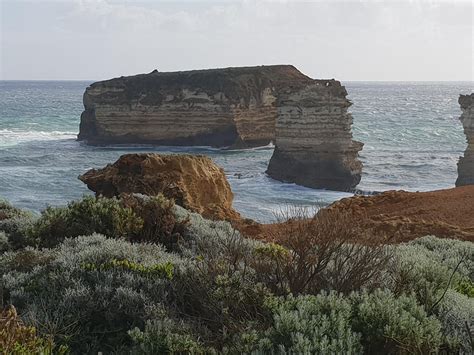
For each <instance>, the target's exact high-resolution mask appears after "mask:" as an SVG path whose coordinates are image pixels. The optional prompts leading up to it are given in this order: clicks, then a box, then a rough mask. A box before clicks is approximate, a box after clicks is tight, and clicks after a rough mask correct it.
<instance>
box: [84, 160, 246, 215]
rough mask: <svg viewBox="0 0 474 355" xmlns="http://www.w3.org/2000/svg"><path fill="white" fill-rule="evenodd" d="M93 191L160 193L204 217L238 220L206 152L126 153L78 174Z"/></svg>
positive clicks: (104, 193) (227, 190) (225, 184)
mask: <svg viewBox="0 0 474 355" xmlns="http://www.w3.org/2000/svg"><path fill="white" fill-rule="evenodd" d="M79 179H80V180H81V181H83V182H84V183H85V184H87V187H88V188H89V189H90V190H92V191H94V192H95V193H96V195H102V196H105V197H113V196H119V195H120V194H123V193H142V194H145V195H151V196H154V195H158V194H160V193H161V194H163V195H164V196H165V197H167V198H171V199H173V200H174V201H175V203H176V204H178V205H180V206H182V207H184V208H186V209H188V210H191V211H194V212H197V213H200V214H202V215H203V216H204V217H206V218H210V219H220V220H237V219H240V215H239V214H238V213H237V212H236V211H235V210H234V209H233V208H232V201H233V198H234V195H233V193H232V190H231V189H230V185H229V183H228V182H227V179H226V177H225V174H224V171H223V170H222V169H221V168H220V167H218V166H217V165H216V164H214V162H213V161H212V160H211V159H210V158H208V157H205V156H199V155H197V156H194V155H193V156H191V155H162V154H152V153H142V154H125V155H122V156H121V157H120V158H119V159H118V160H117V161H116V162H115V163H114V164H108V165H107V166H106V167H104V168H103V169H98V170H96V169H92V170H89V171H88V172H86V173H85V174H84V175H81V176H80V177H79Z"/></svg>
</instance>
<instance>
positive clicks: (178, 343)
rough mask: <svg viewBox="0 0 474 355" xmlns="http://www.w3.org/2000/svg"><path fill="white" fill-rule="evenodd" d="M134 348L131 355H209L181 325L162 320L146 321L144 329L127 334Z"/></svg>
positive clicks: (190, 331) (206, 349) (190, 332)
mask: <svg viewBox="0 0 474 355" xmlns="http://www.w3.org/2000/svg"><path fill="white" fill-rule="evenodd" d="M128 334H129V335H130V337H131V338H132V341H133V342H134V344H135V346H134V347H133V348H132V350H131V353H132V354H204V353H206V354H209V353H212V352H213V351H212V349H210V348H206V347H204V346H203V344H202V343H201V342H200V341H199V340H198V339H197V338H196V336H195V335H193V332H192V330H191V329H190V328H189V327H188V326H186V325H185V324H183V323H179V324H178V323H176V322H175V321H173V320H171V319H169V318H164V319H156V320H153V321H147V323H146V325H145V329H144V330H143V331H141V330H140V329H138V328H135V329H132V330H131V331H129V332H128Z"/></svg>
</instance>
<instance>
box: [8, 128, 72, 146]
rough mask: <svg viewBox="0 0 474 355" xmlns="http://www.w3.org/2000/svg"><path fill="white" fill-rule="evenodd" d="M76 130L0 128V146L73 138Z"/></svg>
mask: <svg viewBox="0 0 474 355" xmlns="http://www.w3.org/2000/svg"><path fill="white" fill-rule="evenodd" d="M76 137H77V133H76V132H61V131H49V132H46V131H25V130H9V129H0V147H11V146H15V145H17V144H19V143H24V142H31V141H51V140H63V139H75V138H76Z"/></svg>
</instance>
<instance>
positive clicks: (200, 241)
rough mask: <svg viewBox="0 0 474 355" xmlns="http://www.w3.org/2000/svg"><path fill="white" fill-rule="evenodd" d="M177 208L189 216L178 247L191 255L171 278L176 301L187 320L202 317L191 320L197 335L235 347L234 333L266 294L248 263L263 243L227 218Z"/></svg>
mask: <svg viewBox="0 0 474 355" xmlns="http://www.w3.org/2000/svg"><path fill="white" fill-rule="evenodd" d="M176 211H177V212H176V213H177V217H178V219H186V220H188V226H187V228H186V230H185V232H184V240H183V243H182V244H181V247H180V252H181V253H182V255H184V256H187V257H188V258H190V259H191V260H193V263H192V267H190V268H189V269H188V270H187V272H186V273H183V274H180V275H179V276H178V277H177V278H176V279H175V283H174V286H175V295H176V303H177V306H178V308H179V310H180V312H181V313H182V314H186V317H188V319H189V320H192V319H201V320H202V319H206V322H200V323H199V324H196V323H195V326H196V328H198V329H200V337H201V338H203V339H204V340H206V341H207V342H210V343H213V344H214V346H215V347H216V348H217V349H221V350H222V348H224V347H227V348H229V349H233V351H236V349H235V344H234V340H235V339H234V335H235V334H239V333H241V332H243V331H244V330H245V329H247V328H249V324H250V323H252V322H258V320H259V319H260V318H261V317H262V314H263V302H264V299H265V297H266V296H267V295H269V293H268V290H267V289H266V288H265V287H264V285H262V284H260V283H258V280H257V278H256V272H255V270H254V269H252V267H251V266H250V260H251V259H253V249H254V248H255V246H256V245H261V244H262V243H260V242H257V241H253V240H249V239H246V238H244V237H242V236H241V235H240V233H239V232H237V231H236V230H234V229H233V228H232V226H231V225H230V224H229V223H228V222H223V221H209V220H206V219H204V218H202V217H201V216H200V215H198V214H195V213H189V212H187V211H185V210H183V209H181V208H180V207H178V206H176ZM209 336H211V338H207V337H209Z"/></svg>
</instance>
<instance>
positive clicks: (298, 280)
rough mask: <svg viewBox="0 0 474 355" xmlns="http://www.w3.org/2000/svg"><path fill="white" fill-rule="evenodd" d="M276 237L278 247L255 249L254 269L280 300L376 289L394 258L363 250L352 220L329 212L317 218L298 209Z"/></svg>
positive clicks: (285, 217)
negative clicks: (335, 292) (323, 292)
mask: <svg viewBox="0 0 474 355" xmlns="http://www.w3.org/2000/svg"><path fill="white" fill-rule="evenodd" d="M278 218H279V224H278V226H277V227H275V228H274V230H273V233H271V239H272V240H273V242H274V243H277V244H278V245H280V246H281V248H277V247H275V244H269V245H266V246H262V247H260V248H258V249H256V252H257V253H259V254H260V256H261V257H260V258H256V260H255V262H254V264H253V267H254V268H255V269H256V270H257V271H258V274H259V275H262V282H264V283H265V284H266V285H268V286H269V287H270V288H271V290H272V291H273V292H275V293H276V294H282V295H283V294H286V293H288V292H291V293H292V294H293V295H298V294H304V293H310V294H317V293H319V292H321V291H322V290H336V291H339V292H344V293H349V292H350V291H352V290H357V289H360V288H362V287H369V286H370V287H376V286H377V284H378V282H379V278H380V277H381V276H382V274H383V272H384V270H385V268H386V265H387V264H388V262H389V261H390V260H391V253H390V251H389V250H388V249H386V248H384V247H383V246H382V245H377V244H375V243H374V244H373V245H370V246H369V245H360V244H358V242H359V240H361V239H365V240H367V238H360V236H359V235H358V234H357V232H356V231H353V230H352V229H351V228H348V227H347V226H350V225H353V224H354V223H355V221H354V220H353V219H354V218H355V217H353V216H352V215H348V214H344V213H340V212H336V211H332V210H326V211H320V212H319V213H317V214H316V215H315V216H314V217H310V216H308V214H307V213H306V211H305V210H304V209H297V208H293V209H291V210H289V211H287V212H284V213H283V214H281V215H280V216H279V217H278Z"/></svg>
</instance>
